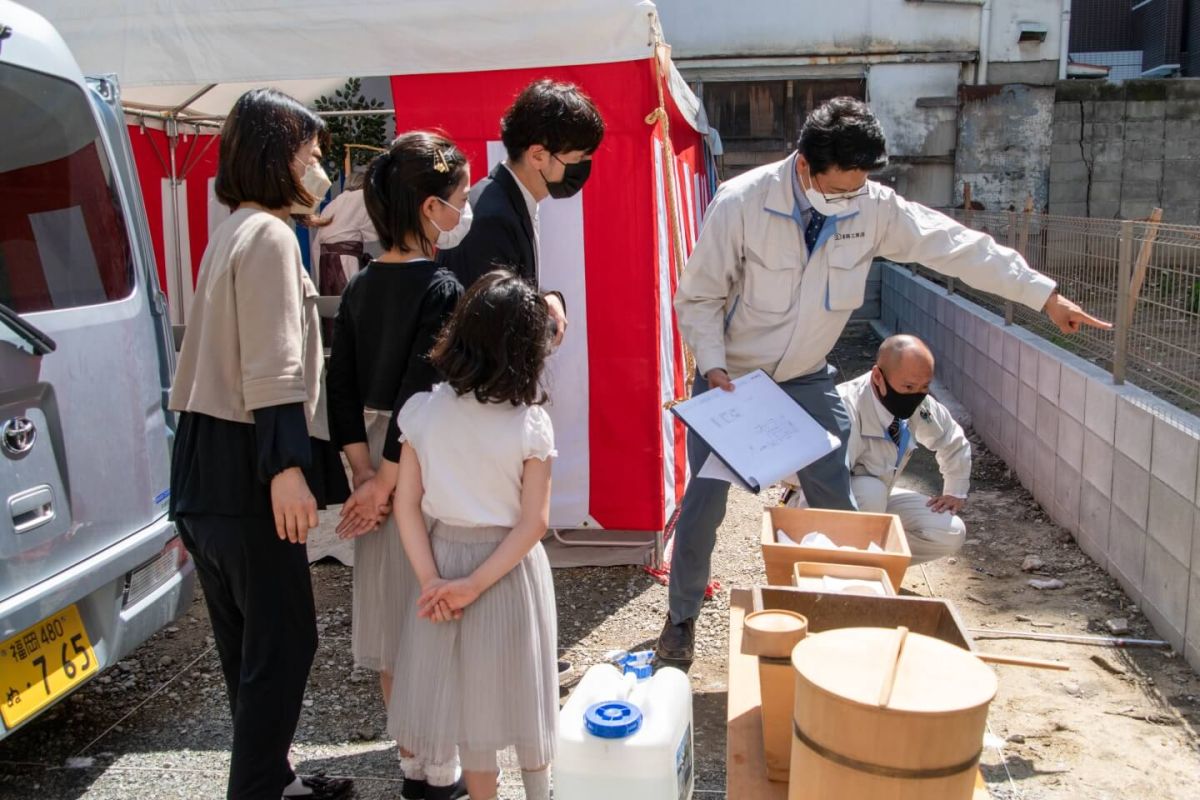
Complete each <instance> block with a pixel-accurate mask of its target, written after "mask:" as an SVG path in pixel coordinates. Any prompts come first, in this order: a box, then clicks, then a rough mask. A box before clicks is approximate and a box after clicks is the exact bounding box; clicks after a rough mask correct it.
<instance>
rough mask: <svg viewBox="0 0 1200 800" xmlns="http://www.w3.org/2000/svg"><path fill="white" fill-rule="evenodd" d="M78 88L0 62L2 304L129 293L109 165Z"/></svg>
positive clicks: (22, 306)
mask: <svg viewBox="0 0 1200 800" xmlns="http://www.w3.org/2000/svg"><path fill="white" fill-rule="evenodd" d="M88 103H89V101H88V97H87V95H86V94H85V93H84V91H83V89H81V88H80V87H79V86H77V85H75V84H73V83H71V82H69V81H65V80H62V79H60V78H54V77H51V76H48V75H44V74H42V73H39V72H32V71H30V70H26V69H22V68H20V67H15V66H13V65H11V64H0V108H3V109H4V124H3V125H0V303H3V304H4V305H6V306H8V307H9V308H11V309H13V310H14V311H17V312H18V313H29V312H34V311H50V310H54V309H62V308H74V307H77V306H87V305H96V304H98V303H107V302H112V301H114V300H120V299H122V298H124V297H127V296H129V294H130V293H131V292H132V291H133V288H134V277H133V264H132V259H131V255H130V247H129V240H128V237H127V234H126V227H125V220H124V215H123V214H122V211H121V206H120V203H119V202H118V200H117V191H116V187H115V186H114V178H113V174H112V167H111V165H110V164H109V162H108V158H107V156H106V155H105V151H104V147H103V144H102V141H101V139H100V132H99V130H98V129H97V126H96V121H95V118H94V117H93V115H92V110H91V107H90V106H89V104H88Z"/></svg>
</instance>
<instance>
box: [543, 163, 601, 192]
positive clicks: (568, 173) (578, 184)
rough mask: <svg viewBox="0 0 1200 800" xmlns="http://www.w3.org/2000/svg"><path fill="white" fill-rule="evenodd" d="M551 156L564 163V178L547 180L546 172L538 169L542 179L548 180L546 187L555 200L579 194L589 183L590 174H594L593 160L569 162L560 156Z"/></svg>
mask: <svg viewBox="0 0 1200 800" xmlns="http://www.w3.org/2000/svg"><path fill="white" fill-rule="evenodd" d="M551 158H553V159H554V160H555V161H557V162H558V163H560V164H562V165H563V176H562V180H560V181H553V182H551V181H547V180H546V175H545V173H543V172H541V171H540V170H539V171H538V172H539V174H540V175H541V176H542V180H543V181H546V189H547V190H548V191H549V192H550V196H551V197H553V198H554V199H555V200H565V199H566V198H568V197H574V196H575V195H577V194H579V190H580V189H582V188H583V185H584V184H585V183H587V179H588V176H589V175H591V174H592V162H591V161H590V160H589V161H580V162H579V163H577V164H568V163H567V162H565V161H563V160H561V159H560V158H559V157H558V156H554V155H552V156H551Z"/></svg>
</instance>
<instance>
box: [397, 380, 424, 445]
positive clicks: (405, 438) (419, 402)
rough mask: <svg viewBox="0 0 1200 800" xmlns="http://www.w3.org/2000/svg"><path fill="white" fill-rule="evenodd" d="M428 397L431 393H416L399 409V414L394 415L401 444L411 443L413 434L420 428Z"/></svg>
mask: <svg viewBox="0 0 1200 800" xmlns="http://www.w3.org/2000/svg"><path fill="white" fill-rule="evenodd" d="M430 397H432V392H417V393H416V394H414V395H413V396H412V397H410V398H408V400H406V401H405V402H404V405H403V406H402V407H401V408H400V413H399V414H397V415H396V427H397V428H399V429H400V441H401V443H403V442H412V441H413V433H415V432H416V431H417V429H419V428H420V427H421V420H422V418H423V416H424V415H423V414H422V412H423V411H424V410H425V406H426V404H428V402H429V398H430ZM414 444H415V442H414Z"/></svg>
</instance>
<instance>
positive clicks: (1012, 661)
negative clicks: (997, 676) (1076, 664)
mask: <svg viewBox="0 0 1200 800" xmlns="http://www.w3.org/2000/svg"><path fill="white" fill-rule="evenodd" d="M974 655H975V657H976V658H978V659H979V660H980V661H983V662H985V663H988V664H1006V665H1008V666H1010V667H1032V668H1033V669H1057V670H1062V671H1063V672H1069V671H1070V670H1071V666H1070V665H1069V664H1064V663H1062V662H1061V661H1047V660H1046V659H1043V658H1024V657H1022V656H1004V655H1000V654H999V653H975V654H974Z"/></svg>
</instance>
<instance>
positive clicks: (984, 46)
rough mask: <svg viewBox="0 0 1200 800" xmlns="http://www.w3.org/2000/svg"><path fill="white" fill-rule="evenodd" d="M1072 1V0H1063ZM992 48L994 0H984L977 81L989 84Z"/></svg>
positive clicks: (976, 70)
mask: <svg viewBox="0 0 1200 800" xmlns="http://www.w3.org/2000/svg"><path fill="white" fill-rule="evenodd" d="M1063 2H1070V0H1063ZM991 49H992V0H983V8H981V9H980V14H979V66H978V67H977V68H976V69H975V83H976V84H977V85H979V86H983V85H985V84H987V71H988V56H989V55H990V51H991Z"/></svg>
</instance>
